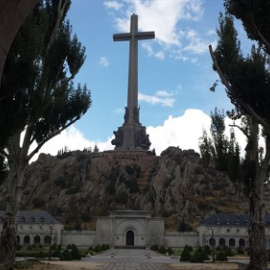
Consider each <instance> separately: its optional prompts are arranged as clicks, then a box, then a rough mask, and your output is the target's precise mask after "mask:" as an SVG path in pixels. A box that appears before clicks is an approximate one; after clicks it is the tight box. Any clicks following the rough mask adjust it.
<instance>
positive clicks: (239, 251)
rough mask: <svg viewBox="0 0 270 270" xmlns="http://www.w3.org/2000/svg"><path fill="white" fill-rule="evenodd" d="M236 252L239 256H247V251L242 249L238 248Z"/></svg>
mask: <svg viewBox="0 0 270 270" xmlns="http://www.w3.org/2000/svg"><path fill="white" fill-rule="evenodd" d="M236 251H237V254H245V251H244V250H243V249H242V248H241V247H238V248H237V250H236Z"/></svg>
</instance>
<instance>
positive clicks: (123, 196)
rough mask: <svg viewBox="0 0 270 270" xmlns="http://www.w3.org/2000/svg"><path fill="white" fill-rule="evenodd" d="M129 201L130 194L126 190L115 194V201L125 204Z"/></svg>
mask: <svg viewBox="0 0 270 270" xmlns="http://www.w3.org/2000/svg"><path fill="white" fill-rule="evenodd" d="M127 201H128V194H127V192H126V191H124V190H122V191H119V192H117V193H116V194H115V202H116V203H121V204H125V203H126V202H127Z"/></svg>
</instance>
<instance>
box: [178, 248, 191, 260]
mask: <svg viewBox="0 0 270 270" xmlns="http://www.w3.org/2000/svg"><path fill="white" fill-rule="evenodd" d="M190 259H191V252H190V249H189V247H188V246H185V248H184V250H183V252H182V254H181V257H180V261H181V262H189V261H190Z"/></svg>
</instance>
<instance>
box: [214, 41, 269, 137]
mask: <svg viewBox="0 0 270 270" xmlns="http://www.w3.org/2000/svg"><path fill="white" fill-rule="evenodd" d="M209 52H210V55H211V58H212V60H213V62H214V65H215V68H216V69H217V73H218V75H219V77H220V79H221V82H222V83H223V84H224V85H225V87H226V88H227V89H228V90H229V92H230V93H232V87H231V85H230V83H229V82H228V81H227V79H226V78H225V76H224V74H223V72H222V70H221V69H220V66H219V64H218V61H217V58H216V56H215V54H214V52H213V49H212V46H211V45H209ZM237 102H238V103H239V105H240V106H242V108H243V109H244V110H245V111H247V112H248V114H249V115H250V116H252V117H253V118H254V119H255V120H256V121H257V123H259V124H261V125H262V126H263V127H264V128H265V131H266V132H267V133H268V134H269V135H270V126H269V124H268V123H267V122H266V121H265V120H264V119H263V118H262V117H260V116H259V115H258V114H257V113H256V112H255V111H254V110H253V108H252V107H251V106H250V105H249V104H248V103H246V102H243V101H242V100H240V99H237Z"/></svg>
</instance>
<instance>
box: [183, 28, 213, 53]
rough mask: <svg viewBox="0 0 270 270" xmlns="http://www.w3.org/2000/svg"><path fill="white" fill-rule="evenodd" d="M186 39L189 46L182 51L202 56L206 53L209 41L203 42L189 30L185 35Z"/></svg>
mask: <svg viewBox="0 0 270 270" xmlns="http://www.w3.org/2000/svg"><path fill="white" fill-rule="evenodd" d="M186 38H187V39H188V42H189V44H188V45H187V46H185V47H184V49H183V50H184V51H189V52H192V53H194V54H202V53H205V52H206V51H208V46H209V43H210V42H209V41H206V40H203V39H202V38H200V37H199V36H198V33H196V31H194V30H189V31H188V32H187V33H186Z"/></svg>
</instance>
